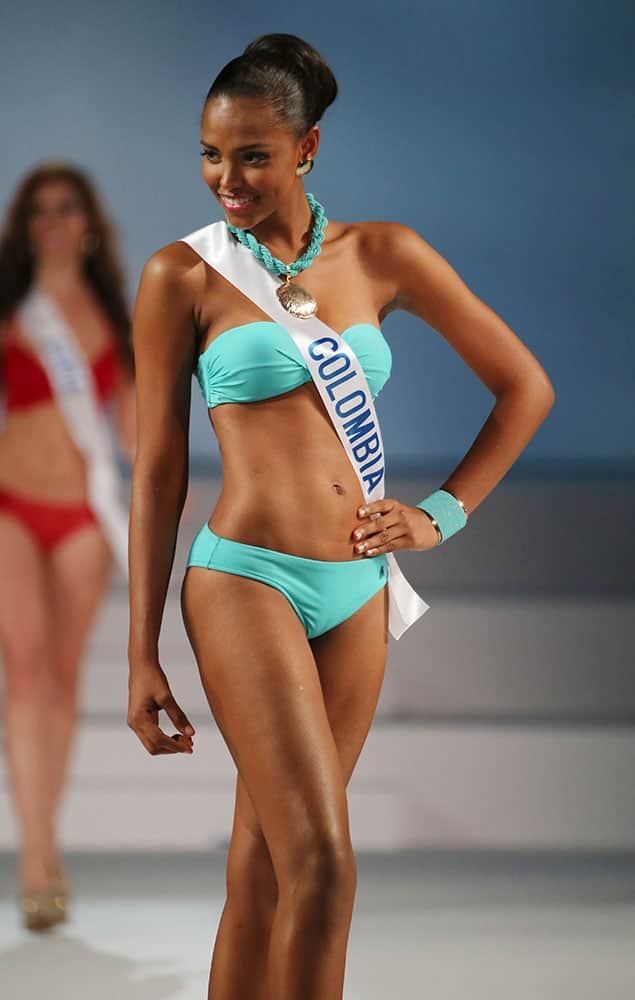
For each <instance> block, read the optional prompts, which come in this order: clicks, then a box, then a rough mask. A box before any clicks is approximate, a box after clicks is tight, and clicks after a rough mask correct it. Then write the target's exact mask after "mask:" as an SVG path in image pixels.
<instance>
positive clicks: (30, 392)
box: [0, 316, 119, 412]
mask: <svg viewBox="0 0 635 1000" xmlns="http://www.w3.org/2000/svg"><path fill="white" fill-rule="evenodd" d="M110 329H111V328H110V326H109V330H110ZM17 331H18V322H17V320H16V318H15V316H12V317H11V319H10V320H9V321H8V323H7V337H6V340H5V344H4V349H3V351H2V354H3V362H2V371H1V373H0V388H2V389H4V392H5V409H6V411H7V412H9V411H10V410H18V409H22V408H26V407H28V406H35V405H36V404H37V403H44V402H47V401H48V400H52V399H54V394H53V389H52V387H51V383H50V382H49V379H48V375H47V374H46V369H45V368H44V367H43V366H42V364H41V363H40V361H39V360H38V358H37V356H36V355H35V354H34V353H33V352H32V351H30V350H28V348H26V347H23V346H22V344H20V343H19V341H18V340H17V339H16V334H17ZM90 368H91V370H92V373H93V378H94V380H95V389H96V394H97V398H98V400H99V402H100V403H101V405H102V406H105V405H106V403H107V402H108V400H109V399H110V397H111V396H112V394H113V392H114V389H115V386H116V384H117V380H118V377H119V356H118V352H117V348H116V343H115V339H114V336H113V335H112V333H111V336H110V338H109V340H108V343H107V344H106V346H105V347H104V349H103V351H100V353H99V354H98V355H97V357H96V358H94V360H93V361H92V363H91V365H90Z"/></svg>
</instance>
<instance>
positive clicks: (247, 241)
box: [225, 191, 329, 319]
mask: <svg viewBox="0 0 635 1000" xmlns="http://www.w3.org/2000/svg"><path fill="white" fill-rule="evenodd" d="M306 200H307V201H308V203H309V205H310V208H311V215H312V216H313V227H312V229H311V242H310V243H309V246H308V247H307V249H306V251H305V252H304V253H303V254H302V256H301V257H298V259H297V260H294V261H293V262H292V263H291V264H285V263H284V262H283V261H281V260H279V259H278V258H277V257H274V256H273V254H272V253H271V252H270V251H269V250H268V249H267V247H266V246H264V245H263V244H262V243H259V242H258V240H257V239H256V237H255V236H254V235H253V233H250V232H249V230H248V229H239V228H238V226H232V224H231V223H230V222H227V219H225V221H226V222H227V228H228V229H229V231H230V232H231V233H233V235H234V236H235V237H236V239H237V240H239V241H240V243H242V245H243V246H244V247H247V249H248V250H251V251H252V253H253V254H255V256H256V257H257V258H258V260H259V261H261V263H263V264H264V265H265V267H266V268H267V270H268V271H272V272H273V274H276V275H278V276H279V277H280V276H282V275H283V274H284V276H285V278H284V284H282V285H280V287H279V288H277V289H276V295H277V296H278V298H279V299H280V302H281V304H282V305H283V307H284V308H285V309H286V310H287V312H290V313H291V315H292V316H297V317H299V318H300V319H308V318H309V317H310V316H315V314H316V312H317V302H316V301H315V299H314V298H313V296H312V295H311V293H310V292H307V290H306V288H302V286H301V285H292V284H291V278H295V277H296V275H298V274H300V272H301V271H304V270H305V269H306V268H307V267H308V266H309V264H310V263H311V262H312V261H313V260H314V259H315V258H316V257H317V255H318V254H319V253H321V251H322V241H323V240H324V230H325V228H326V224H327V222H328V221H329V220H328V219H327V218H326V215H325V214H324V208H323V207H322V205H320V203H319V201H318V200H317V198H314V197H313V195H312V194H311V193H310V192H309V191H307V192H306Z"/></svg>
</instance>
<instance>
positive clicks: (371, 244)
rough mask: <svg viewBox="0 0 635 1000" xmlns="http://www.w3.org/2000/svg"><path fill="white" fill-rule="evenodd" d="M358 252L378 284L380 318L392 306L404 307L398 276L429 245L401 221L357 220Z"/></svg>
mask: <svg viewBox="0 0 635 1000" xmlns="http://www.w3.org/2000/svg"><path fill="white" fill-rule="evenodd" d="M353 230H354V232H355V234H356V242H357V254H358V259H359V261H360V264H361V266H362V267H363V269H364V270H365V272H366V273H367V274H369V275H370V276H371V277H372V279H373V281H374V282H376V283H377V285H378V286H381V299H382V302H383V305H382V308H381V316H380V318H381V319H383V318H384V317H385V316H386V315H388V313H390V312H392V311H394V310H395V309H399V308H404V306H405V303H404V299H403V287H402V285H401V282H400V279H401V278H402V277H403V273H404V268H408V267H409V265H410V264H411V262H412V260H413V259H414V257H415V255H417V254H418V255H419V259H420V258H421V254H422V252H423V253H424V254H425V253H426V251H427V250H429V251H430V253H431V254H434V251H433V249H432V247H430V245H429V244H428V243H426V241H425V240H424V239H423V237H421V236H420V235H419V233H418V232H417V231H416V230H415V229H412V228H411V227H410V226H407V225H405V224H404V223H402V222H392V221H384V220H380V221H372V222H366V221H365V222H356V223H354V225H353Z"/></svg>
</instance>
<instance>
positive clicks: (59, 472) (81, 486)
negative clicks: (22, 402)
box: [0, 400, 87, 503]
mask: <svg viewBox="0 0 635 1000" xmlns="http://www.w3.org/2000/svg"><path fill="white" fill-rule="evenodd" d="M0 487H3V488H4V489H6V490H11V491H12V492H15V493H20V494H22V495H23V496H28V497H30V498H31V499H33V500H42V501H48V500H50V501H51V502H52V503H57V502H59V503H82V502H83V501H85V500H86V498H87V482H86V465H85V462H84V459H83V458H82V456H81V454H80V452H79V451H78V449H77V447H76V446H75V444H74V442H73V439H72V438H71V436H70V434H69V432H68V430H67V427H66V423H65V421H64V417H63V416H62V413H61V411H60V409H59V407H58V406H57V405H56V404H55V403H54V402H51V401H49V400H46V401H43V402H42V403H37V404H35V405H33V406H29V407H25V408H24V409H23V410H22V409H20V410H15V411H12V412H10V413H8V414H7V415H6V418H5V423H4V425H3V427H2V433H0Z"/></svg>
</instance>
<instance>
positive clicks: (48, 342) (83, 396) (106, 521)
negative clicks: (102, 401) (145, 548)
mask: <svg viewBox="0 0 635 1000" xmlns="http://www.w3.org/2000/svg"><path fill="white" fill-rule="evenodd" d="M16 316H17V319H18V321H19V323H20V326H21V328H22V329H23V331H24V333H25V334H26V337H27V339H28V340H29V341H30V343H31V345H32V347H33V348H34V349H35V350H36V352H37V354H38V357H39V359H40V361H41V362H42V364H43V366H44V368H45V370H46V373H47V375H48V378H49V381H50V383H51V387H52V389H53V392H54V395H55V401H56V402H57V404H58V405H59V407H60V409H61V411H62V414H63V416H64V419H65V421H66V425H67V428H68V431H69V434H70V436H71V438H72V439H73V441H74V442H75V444H76V446H77V448H78V449H79V451H80V452H81V453H82V455H83V456H84V458H85V459H86V463H87V480H88V482H87V485H88V499H89V503H90V506H91V507H92V509H93V510H94V512H95V514H96V515H97V517H98V519H99V522H100V524H101V526H102V528H103V530H104V534H105V535H106V538H107V539H108V542H109V544H110V547H111V549H112V551H113V554H114V556H115V558H116V560H117V562H118V564H119V567H120V569H121V570H122V572H123V573H124V574H125V575H126V576H127V575H128V512H127V510H126V508H125V507H124V506H123V504H122V503H121V501H120V499H119V487H120V479H119V473H118V469H117V466H116V462H115V456H114V452H113V446H112V439H111V436H110V430H109V427H108V422H107V420H106V417H105V416H104V415H103V413H102V412H101V409H100V407H99V403H98V401H97V399H96V397H95V388H94V381H93V377H92V373H91V372H90V371H89V369H88V365H87V364H86V361H85V360H84V358H83V356H82V354H81V352H80V351H79V349H78V347H77V343H76V340H75V336H74V334H73V333H72V331H71V330H70V329H69V326H68V324H67V322H66V319H65V317H64V316H63V315H62V314H61V312H60V310H59V309H58V307H57V305H56V303H55V302H54V301H53V300H52V299H51V297H50V296H49V295H46V294H45V293H44V292H43V291H42V290H41V289H39V288H35V287H32V288H31V290H30V291H29V292H28V294H27V295H26V296H25V298H24V299H23V300H22V302H21V303H20V305H19V306H18V308H17V309H16Z"/></svg>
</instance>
